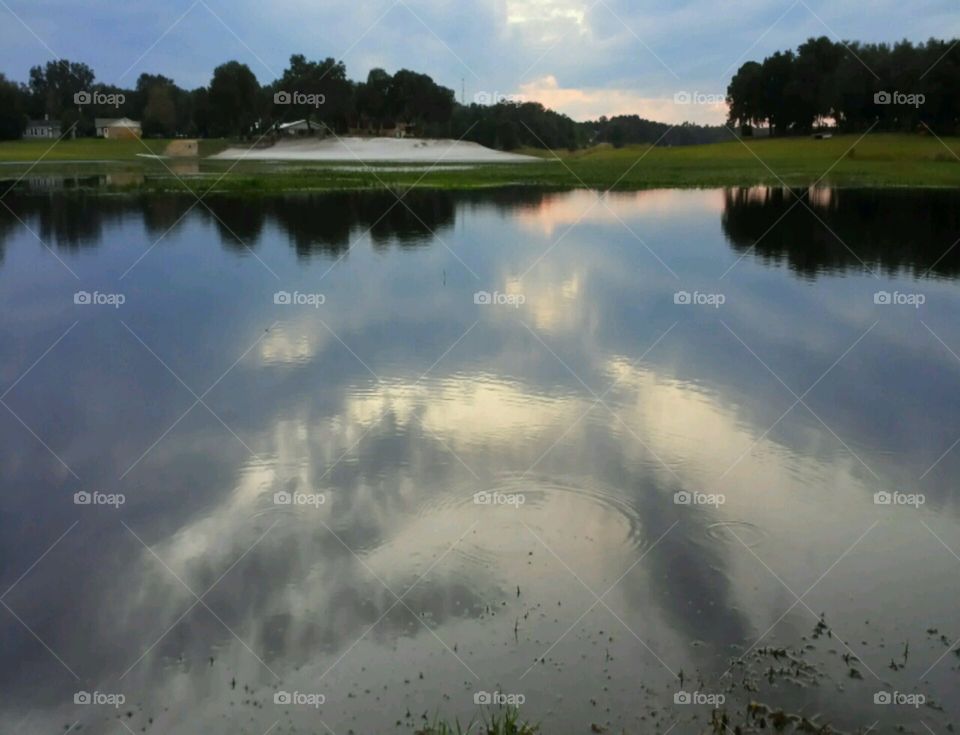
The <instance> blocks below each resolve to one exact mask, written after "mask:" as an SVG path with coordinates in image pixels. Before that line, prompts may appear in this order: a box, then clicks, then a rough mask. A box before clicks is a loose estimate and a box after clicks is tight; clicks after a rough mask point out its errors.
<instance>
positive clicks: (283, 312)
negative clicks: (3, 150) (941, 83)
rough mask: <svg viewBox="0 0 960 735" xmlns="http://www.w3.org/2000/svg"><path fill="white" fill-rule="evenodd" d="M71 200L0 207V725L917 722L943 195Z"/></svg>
mask: <svg viewBox="0 0 960 735" xmlns="http://www.w3.org/2000/svg"><path fill="white" fill-rule="evenodd" d="M91 183H93V184H95V183H96V182H88V181H83V180H73V181H70V180H68V181H63V180H59V179H55V178H50V179H32V180H27V181H26V182H23V183H21V184H19V185H18V186H17V187H15V188H14V189H13V190H12V191H11V192H10V193H9V194H8V195H7V196H6V198H5V199H4V200H3V201H4V202H5V203H6V205H7V207H6V208H2V209H0V311H2V315H3V316H2V319H0V350H2V360H0V465H2V468H3V471H2V489H3V501H2V504H0V555H2V560H3V562H2V565H0V570H2V576H0V595H2V596H0V602H2V606H3V608H4V609H2V610H0V621H2V622H0V641H2V650H3V658H2V666H0V683H2V686H0V730H3V731H4V732H24V733H27V732H29V733H44V732H48V733H57V732H64V731H65V730H69V729H70V728H73V729H74V730H79V731H82V732H85V733H101V732H102V733H125V732H128V731H130V732H136V733H139V732H147V733H150V732H156V733H230V734H231V735H232V734H237V733H250V734H252V735H264V733H267V732H275V733H289V732H297V733H327V732H333V733H336V734H337V735H344V734H346V733H351V732H352V733H372V732H388V731H395V730H397V731H408V732H413V731H414V730H416V729H418V728H420V727H422V726H423V725H424V724H425V723H426V722H427V721H430V722H432V721H433V720H434V718H435V717H437V716H438V715H439V716H441V717H443V718H447V719H449V720H451V721H452V720H453V719H454V718H459V719H460V721H461V723H466V722H468V721H469V720H470V719H471V718H472V717H474V716H475V715H476V714H477V713H478V712H479V711H480V707H478V705H484V704H487V705H488V706H487V707H484V711H487V712H491V711H492V712H496V711H498V706H499V705H502V704H509V705H519V708H520V712H521V715H522V716H523V717H524V718H525V719H528V720H531V721H534V722H539V723H541V724H542V725H543V727H544V731H545V732H547V733H587V732H590V731H591V728H592V727H595V728H596V729H595V730H594V731H603V730H606V731H609V732H611V733H613V732H616V733H619V732H622V731H623V732H630V733H641V732H642V733H666V732H667V731H668V730H671V728H673V729H672V732H674V733H686V732H703V731H706V730H707V729H708V727H709V723H710V719H711V717H712V716H714V715H712V713H713V712H714V708H715V707H718V708H719V709H720V710H721V711H724V712H727V713H728V715H729V717H730V724H731V725H739V724H746V723H750V724H752V725H754V726H759V723H760V722H761V720H762V721H763V722H764V724H766V725H767V729H768V730H769V729H770V727H772V724H773V723H775V722H778V716H777V715H776V714H775V713H776V712H778V711H783V712H784V715H783V717H785V718H789V717H796V718H802V717H806V718H811V719H814V718H815V721H816V722H818V723H827V722H829V723H832V724H833V726H834V727H836V728H838V729H841V730H845V731H848V732H864V731H866V730H867V729H868V728H870V727H871V726H872V727H873V729H872V730H870V731H871V732H874V733H887V732H895V731H900V730H898V728H900V727H902V728H903V730H902V731H905V732H911V733H925V732H928V731H929V732H933V733H940V732H946V731H947V727H948V725H950V724H951V723H956V721H957V717H958V716H960V704H958V702H957V700H956V698H955V697H954V696H953V695H952V694H951V693H952V692H955V691H956V688H957V683H958V679H960V649H958V638H960V616H958V614H957V591H958V586H960V556H958V554H960V506H958V503H957V493H956V488H957V478H958V476H960V444H958V442H960V391H958V390H957V386H958V385H960V285H958V283H957V282H956V279H957V276H958V274H960V247H958V246H956V245H957V239H958V238H960V194H958V193H956V192H954V191H937V190H883V191H879V190H831V189H816V190H812V191H810V192H807V191H806V190H803V191H787V190H783V189H764V188H752V189H732V190H719V189H717V190H683V191H679V190H678V191H648V192H636V193H608V194H598V193H596V192H590V191H553V192H551V191H541V190H536V189H523V188H515V189H496V190H484V191H477V192H461V193H456V192H438V191H420V190H415V191H412V192H411V193H409V194H408V195H407V196H406V197H405V198H404V200H403V202H400V201H398V199H397V198H396V197H395V196H394V195H393V194H392V193H390V192H378V193H373V192H366V193H364V192H360V193H352V192H351V193H333V194H302V195H296V196H283V197H275V198H265V199H257V198H249V199H244V198H229V197H223V196H217V195H211V196H209V197H208V198H206V199H204V200H203V201H202V202H198V201H197V199H196V198H194V197H191V196H189V195H175V194H169V195H165V194H149V195H122V196H121V195H104V194H100V193H98V192H97V191H96V190H95V189H91V188H90V186H89V185H90V184H91ZM751 702H754V703H757V704H756V705H755V706H754V707H752V708H751V709H750V710H749V711H748V705H749V704H750V703H751ZM118 720H119V721H118ZM719 727H720V728H721V730H722V727H723V726H722V725H719ZM731 731H732V730H731Z"/></svg>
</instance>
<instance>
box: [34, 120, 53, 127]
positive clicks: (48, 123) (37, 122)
mask: <svg viewBox="0 0 960 735" xmlns="http://www.w3.org/2000/svg"><path fill="white" fill-rule="evenodd" d="M27 127H28V128H59V127H60V122H59V121H58V120H30V121H29V122H27Z"/></svg>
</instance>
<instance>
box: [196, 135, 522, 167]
mask: <svg viewBox="0 0 960 735" xmlns="http://www.w3.org/2000/svg"><path fill="white" fill-rule="evenodd" d="M212 158H215V159H225V160H233V159H237V158H243V159H244V160H247V161H343V162H352V163H357V162H360V161H362V162H364V163H367V162H373V161H397V162H400V163H435V162H438V161H439V162H440V163H446V162H451V163H524V162H530V161H537V160H539V159H537V158H534V157H532V156H521V155H518V154H516V153H504V152H503V151H495V150H493V149H491V148H485V147H484V146H482V145H480V144H478V143H470V142H467V141H455V140H428V139H416V138H355V137H349V138H328V139H326V140H291V141H282V142H280V143H277V144H276V145H274V146H271V147H269V148H257V149H255V150H249V149H245V148H228V149H227V150H225V151H223V152H222V153H218V154H217V155H215V156H212Z"/></svg>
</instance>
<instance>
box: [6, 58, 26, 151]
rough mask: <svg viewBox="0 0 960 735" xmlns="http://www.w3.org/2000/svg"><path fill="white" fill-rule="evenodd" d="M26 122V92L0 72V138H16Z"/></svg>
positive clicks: (21, 133) (21, 132) (20, 133)
mask: <svg viewBox="0 0 960 735" xmlns="http://www.w3.org/2000/svg"><path fill="white" fill-rule="evenodd" d="M26 122H27V93H26V90H25V89H24V88H23V87H21V86H20V85H19V84H16V83H15V82H11V81H8V80H7V78H6V77H5V76H4V75H3V74H0V140H16V139H17V138H19V137H20V136H21V135H23V129H24V127H25V126H26Z"/></svg>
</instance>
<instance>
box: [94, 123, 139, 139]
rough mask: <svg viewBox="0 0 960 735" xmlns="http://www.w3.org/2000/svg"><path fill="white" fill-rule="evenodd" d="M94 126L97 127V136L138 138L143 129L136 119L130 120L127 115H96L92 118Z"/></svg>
mask: <svg viewBox="0 0 960 735" xmlns="http://www.w3.org/2000/svg"><path fill="white" fill-rule="evenodd" d="M93 122H94V126H95V127H96V129H97V137H98V138H111V139H114V140H116V139H122V138H139V137H141V136H142V135H143V129H142V128H141V127H140V123H139V121H137V120H131V119H130V118H128V117H121V118H111V117H98V118H95V119H94V121H93Z"/></svg>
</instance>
